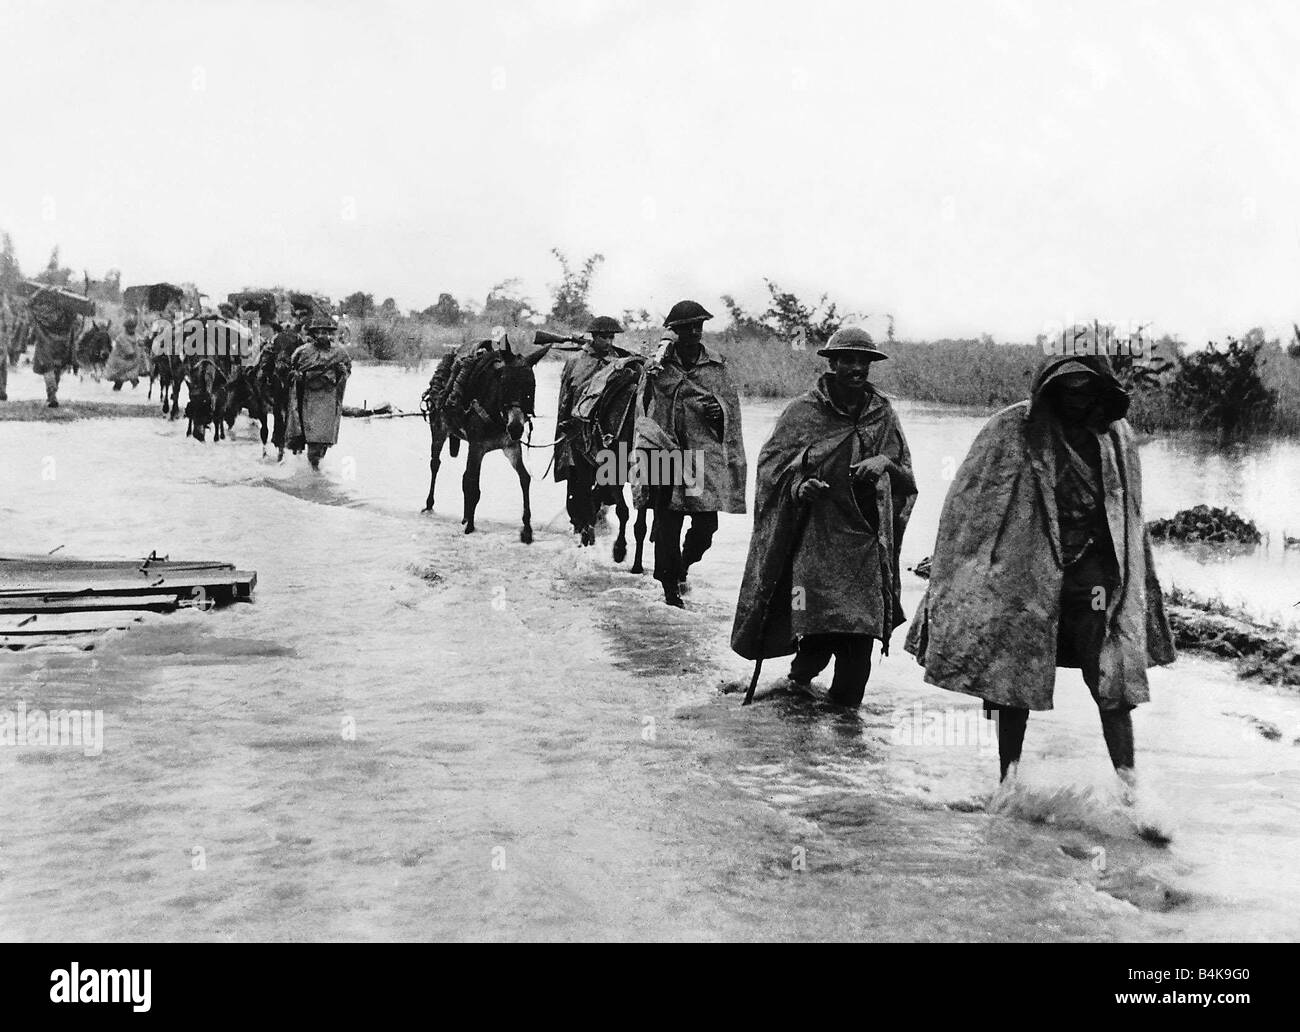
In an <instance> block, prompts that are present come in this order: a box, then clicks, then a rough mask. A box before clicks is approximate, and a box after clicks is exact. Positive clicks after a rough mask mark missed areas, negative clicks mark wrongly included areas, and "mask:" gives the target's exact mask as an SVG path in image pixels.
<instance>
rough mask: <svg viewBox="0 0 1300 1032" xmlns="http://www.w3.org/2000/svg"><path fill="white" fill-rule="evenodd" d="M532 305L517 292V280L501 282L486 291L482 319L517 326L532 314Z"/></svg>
mask: <svg viewBox="0 0 1300 1032" xmlns="http://www.w3.org/2000/svg"><path fill="white" fill-rule="evenodd" d="M532 311H533V303H532V302H531V301H529V300H528V298H526V297H524V296H523V295H522V294H521V293H520V292H519V280H518V279H517V278H512V279H508V280H502V281H501V282H500V283H498V284H496V285H495V286H493V288H492V289H491V290H489V291H488V296H487V300H486V301H484V303H483V317H484V318H485V319H488V320H490V321H492V322H494V323H502V324H510V325H518V324H519V323H520V322H521V321H523V320H526V319H527V318H528V316H530V315H531V314H532Z"/></svg>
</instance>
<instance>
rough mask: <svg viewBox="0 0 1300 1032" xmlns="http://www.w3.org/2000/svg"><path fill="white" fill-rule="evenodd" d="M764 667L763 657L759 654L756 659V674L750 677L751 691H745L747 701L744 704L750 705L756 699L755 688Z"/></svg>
mask: <svg viewBox="0 0 1300 1032" xmlns="http://www.w3.org/2000/svg"><path fill="white" fill-rule="evenodd" d="M762 669H763V657H762V656H759V657H758V659H756V660H754V676H753V677H751V678H750V679H749V691H747V692H745V701H744V702H742V703H741V705H742V706H748V705H749V704H750V703H751V702H753V701H754V689H755V688H757V687H758V675H759V673H760V672H761V671H762Z"/></svg>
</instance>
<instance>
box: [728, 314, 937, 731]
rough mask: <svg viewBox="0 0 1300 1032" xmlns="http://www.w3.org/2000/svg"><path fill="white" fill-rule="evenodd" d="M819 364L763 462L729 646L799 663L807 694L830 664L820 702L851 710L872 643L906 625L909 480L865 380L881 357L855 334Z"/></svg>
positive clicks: (885, 406) (902, 445)
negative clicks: (826, 366)
mask: <svg viewBox="0 0 1300 1032" xmlns="http://www.w3.org/2000/svg"><path fill="white" fill-rule="evenodd" d="M818 354H820V355H822V356H824V357H826V358H827V359H828V360H829V362H830V365H831V371H830V372H828V373H825V374H823V375H822V377H821V379H820V380H819V381H818V382H817V385H816V386H815V387H813V388H812V390H810V391H808V392H806V393H805V394H803V395H801V396H800V397H798V398H796V399H795V400H794V401H792V402H791V403H790V404H789V405H787V406H786V408H785V410H784V411H783V412H782V413H781V415H780V417H779V418H778V419H777V422H776V426H775V427H774V428H773V430H772V436H771V437H770V438H768V441H767V443H766V444H765V445H764V446H763V450H762V451H761V452H760V453H759V457H758V483H757V486H756V489H755V498H754V530H753V536H752V537H751V539H750V543H749V558H748V561H747V562H746V564H745V574H744V578H743V580H742V582H741V587H740V598H739V601H738V602H737V604H736V616H735V622H734V624H733V628H732V637H731V645H732V648H733V649H734V650H735V651H736V652H737V653H739V654H740V655H742V656H744V657H745V658H747V659H754V660H759V661H761V660H762V659H765V658H768V657H772V656H785V655H789V654H790V653H795V658H794V662H793V663H792V665H791V667H790V675H789V677H790V680H791V681H792V682H794V684H795V685H796V686H797V687H799V688H800V689H801V690H802V691H804V692H807V691H808V690H809V687H810V683H811V681H812V679H813V678H814V677H816V676H817V675H818V674H819V673H821V671H822V670H823V669H824V668H825V667H826V665H827V664H828V663H829V662H830V660H831V656H832V655H834V656H835V677H834V680H833V682H832V683H831V687H830V692H829V693H828V696H827V699H828V701H830V702H833V703H837V704H839V705H844V706H850V707H856V706H858V705H859V704H860V703H861V701H862V696H863V692H864V689H865V688H866V684H867V679H868V677H869V676H870V673H871V652H872V647H873V645H874V642H875V641H879V642H880V643H881V651H882V653H883V654H884V655H888V654H889V640H890V636H891V634H892V633H893V631H894V628H896V627H898V626H899V625H900V624H902V623H903V622H904V621H905V617H904V614H903V607H902V605H901V603H900V601H899V595H900V592H901V587H900V578H899V550H900V548H901V547H902V540H903V533H904V531H906V529H907V524H908V520H909V519H910V518H911V515H912V508H913V506H914V505H915V504H916V495H917V492H916V481H915V479H914V477H913V475H912V458H911V453H910V451H909V450H908V446H907V439H906V438H905V437H904V435H903V430H902V427H901V426H900V424H899V421H898V416H897V414H896V413H895V412H894V408H893V406H892V405H891V404H890V402H889V399H888V398H887V397H885V396H884V395H883V394H881V393H880V392H879V391H877V390H876V389H875V388H874V387H873V386H872V385H871V384H870V382H869V379H868V371H869V370H870V368H871V364H872V363H873V362H877V361H882V360H884V359H886V358H887V357H888V356H887V355H885V354H884V353H883V352H882V351H881V350H880V349H879V348H878V347H876V345H875V344H874V342H873V341H872V339H871V337H870V335H869V334H867V333H866V332H865V331H864V330H861V329H857V328H848V329H842V330H839V331H838V332H836V333H835V334H833V335H832V337H831V338H830V340H829V341H828V342H827V345H826V347H825V348H822V349H821V350H819V351H818ZM748 698H752V693H751V695H750V696H747V699H748Z"/></svg>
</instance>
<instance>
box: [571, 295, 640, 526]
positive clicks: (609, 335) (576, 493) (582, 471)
mask: <svg viewBox="0 0 1300 1032" xmlns="http://www.w3.org/2000/svg"><path fill="white" fill-rule="evenodd" d="M587 332H588V333H589V334H590V335H591V340H589V341H587V342H586V343H584V344H583V345H582V350H581V351H579V352H578V353H577V354H576V355H574V356H573V357H572V358H570V359H568V360H567V361H566V362H565V363H564V369H563V370H561V372H560V399H559V406H558V409H557V411H556V416H555V428H556V429H555V432H556V436H557V438H558V439H559V443H558V444H557V445H556V446H555V480H556V482H557V483H558V482H560V481H562V480H566V481H568V490H567V492H566V497H565V507H566V508H567V510H568V513H569V522H570V523H571V524H572V525H573V530H574V533H576V534H580V535H581V538H580V544H582V545H594V544H595V543H596V531H595V522H596V509H597V504H596V491H595V487H596V467H595V466H594V465H593V464H592V462H591V459H590V458H589V457H588V456H587V455H586V454H585V453H584V451H583V441H582V427H581V425H580V423H579V422H578V420H577V419H575V418H574V412H573V406H574V403H575V402H576V401H577V400H578V398H579V397H580V396H581V395H582V391H583V388H584V387H586V386H587V384H589V383H590V382H591V379H592V377H594V376H595V375H596V374H597V373H598V372H600V371H601V370H602V369H604V368H605V367H606V366H608V365H609V364H610V363H611V362H613V361H614V360H615V359H618V358H621V357H623V356H625V355H626V354H627V352H625V351H622V350H621V349H618V348H616V347H615V346H614V335H615V334H618V333H622V332H623V327H622V326H620V325H619V323H618V320H617V319H612V318H610V317H609V316H607V315H600V316H597V317H596V318H595V319H593V320H592V321H591V326H590V327H588V330H587Z"/></svg>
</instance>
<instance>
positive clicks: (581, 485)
mask: <svg viewBox="0 0 1300 1032" xmlns="http://www.w3.org/2000/svg"><path fill="white" fill-rule="evenodd" d="M565 483H566V484H567V485H568V488H567V491H568V493H567V494H566V495H565V499H564V504H565V508H566V509H568V512H569V522H570V523H572V524H573V529H574V530H583V529H584V528H586V527H590V526H592V525H593V524H594V523H595V522H596V492H595V488H596V467H595V466H593V465H592V464H591V463H590V462H588V461H587V459H586V457H585V456H582V455H574V456H573V457H572V464H571V465H570V466H569V477H568V479H567V480H566V481H565Z"/></svg>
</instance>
